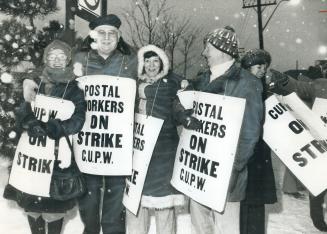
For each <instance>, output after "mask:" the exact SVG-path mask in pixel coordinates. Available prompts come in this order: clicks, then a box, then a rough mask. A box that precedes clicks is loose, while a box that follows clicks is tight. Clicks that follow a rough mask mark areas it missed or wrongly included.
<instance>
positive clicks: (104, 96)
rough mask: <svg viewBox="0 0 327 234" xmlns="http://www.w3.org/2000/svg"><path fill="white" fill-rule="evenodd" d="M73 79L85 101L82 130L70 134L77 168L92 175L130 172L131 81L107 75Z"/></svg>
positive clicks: (131, 136)
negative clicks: (72, 137)
mask: <svg viewBox="0 0 327 234" xmlns="http://www.w3.org/2000/svg"><path fill="white" fill-rule="evenodd" d="M77 80H78V81H79V86H80V88H81V89H82V90H84V95H85V100H86V102H87V111H86V118H85V123H84V126H83V129H82V130H81V131H80V132H79V133H78V134H76V135H75V136H74V152H75V157H76V162H77V165H78V167H79V169H80V170H81V171H82V172H84V173H88V174H93V175H131V173H132V154H133V121H134V101H135V92H136V82H135V80H133V79H129V78H121V77H116V76H108V75H90V76H83V77H80V78H78V79H77Z"/></svg>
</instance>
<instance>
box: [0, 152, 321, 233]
mask: <svg viewBox="0 0 327 234" xmlns="http://www.w3.org/2000/svg"><path fill="white" fill-rule="evenodd" d="M6 166H7V164H6V163H3V162H0V194H1V197H0V232H1V233H5V234H28V233H30V231H29V226H28V223H27V218H26V216H25V215H24V212H22V210H21V209H20V208H19V207H17V206H16V204H15V203H14V202H11V201H7V200H5V199H3V198H2V194H3V190H4V186H5V184H6V183H7V180H8V173H7V169H6ZM273 166H274V170H275V176H276V186H277V189H278V190H277V191H278V201H279V202H278V203H276V204H274V205H268V206H267V207H266V210H267V212H266V217H267V219H268V222H267V234H317V233H321V232H319V231H318V230H316V229H315V228H314V226H313V225H312V223H311V219H310V216H309V201H308V196H307V197H306V199H305V200H298V199H295V198H293V197H290V196H286V195H282V193H281V190H280V188H281V181H282V177H283V173H284V170H285V168H284V166H283V165H282V163H281V162H280V161H279V160H278V159H275V158H274V159H273ZM180 213H181V215H179V217H178V221H177V226H178V228H177V234H190V233H191V223H190V216H189V214H187V213H185V211H183V210H181V211H180ZM65 223H66V224H65V226H64V229H63V232H62V234H79V233H82V230H83V225H82V223H81V220H80V218H79V215H78V211H77V209H76V208H75V209H73V210H72V211H71V212H69V214H68V218H67V219H66V221H65ZM149 234H155V223H154V219H152V220H151V228H150V231H149Z"/></svg>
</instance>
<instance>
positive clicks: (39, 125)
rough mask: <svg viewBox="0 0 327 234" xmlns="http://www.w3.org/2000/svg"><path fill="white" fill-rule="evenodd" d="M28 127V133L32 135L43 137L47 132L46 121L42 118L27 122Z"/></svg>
mask: <svg viewBox="0 0 327 234" xmlns="http://www.w3.org/2000/svg"><path fill="white" fill-rule="evenodd" d="M27 125H28V129H27V134H28V136H30V137H43V136H46V135H47V133H46V131H45V128H44V123H43V122H42V121H40V120H32V121H30V122H29V123H27Z"/></svg>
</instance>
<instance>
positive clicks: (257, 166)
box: [243, 80, 277, 205]
mask: <svg viewBox="0 0 327 234" xmlns="http://www.w3.org/2000/svg"><path fill="white" fill-rule="evenodd" d="M261 81H262V82H264V80H261ZM263 85H265V84H263ZM268 95H269V93H268V92H267V91H266V90H265V88H264V91H263V94H262V101H263V102H264V101H265V99H266V98H267V97H268ZM275 202H277V195H276V184H275V176H274V171H273V168H272V162H271V150H270V148H269V146H268V145H267V144H266V143H265V141H264V140H263V139H262V135H261V136H260V138H259V141H258V142H257V144H256V146H255V148H254V153H253V156H252V157H251V159H250V160H249V163H248V185H247V188H246V196H245V199H244V201H243V203H245V204H254V205H263V204H273V203H275Z"/></svg>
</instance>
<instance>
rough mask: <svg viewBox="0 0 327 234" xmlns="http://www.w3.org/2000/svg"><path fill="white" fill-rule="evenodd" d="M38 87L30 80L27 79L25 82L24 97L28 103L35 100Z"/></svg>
mask: <svg viewBox="0 0 327 234" xmlns="http://www.w3.org/2000/svg"><path fill="white" fill-rule="evenodd" d="M37 89H38V85H37V84H36V83H35V82H34V81H33V80H29V79H25V80H24V82H23V96H24V99H25V101H26V102H32V101H34V100H35V96H36V92H37Z"/></svg>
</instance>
